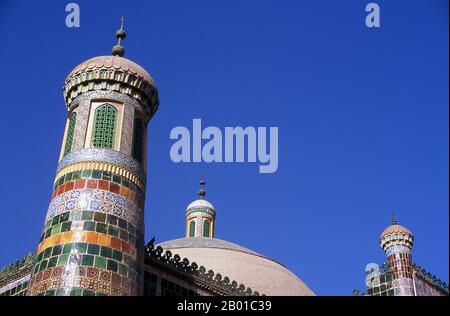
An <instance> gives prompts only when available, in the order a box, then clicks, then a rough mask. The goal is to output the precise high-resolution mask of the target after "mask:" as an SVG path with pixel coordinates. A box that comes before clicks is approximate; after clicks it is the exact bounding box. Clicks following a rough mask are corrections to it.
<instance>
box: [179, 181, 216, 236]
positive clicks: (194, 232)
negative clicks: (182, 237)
mask: <svg viewBox="0 0 450 316" xmlns="http://www.w3.org/2000/svg"><path fill="white" fill-rule="evenodd" d="M205 195H206V192H205V180H203V179H201V180H200V191H199V192H198V196H199V199H198V200H195V201H194V202H192V203H191V204H189V206H188V207H187V208H186V238H190V237H210V238H212V237H214V222H215V219H216V211H215V209H214V206H213V205H212V204H211V203H209V202H208V201H207V200H205Z"/></svg>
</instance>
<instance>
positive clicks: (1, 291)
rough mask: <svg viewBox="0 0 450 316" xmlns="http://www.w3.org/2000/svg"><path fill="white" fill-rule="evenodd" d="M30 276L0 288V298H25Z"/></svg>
mask: <svg viewBox="0 0 450 316" xmlns="http://www.w3.org/2000/svg"><path fill="white" fill-rule="evenodd" d="M29 280H30V275H29V274H28V275H26V276H24V277H22V278H20V279H19V280H16V281H14V282H12V283H9V284H8V285H6V286H4V287H2V288H0V296H25V294H26V291H27V288H28V281H29Z"/></svg>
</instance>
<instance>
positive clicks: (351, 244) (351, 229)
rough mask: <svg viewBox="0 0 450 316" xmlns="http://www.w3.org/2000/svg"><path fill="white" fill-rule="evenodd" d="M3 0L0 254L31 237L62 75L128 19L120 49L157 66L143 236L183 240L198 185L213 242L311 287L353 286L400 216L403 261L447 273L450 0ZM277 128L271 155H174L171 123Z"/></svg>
mask: <svg viewBox="0 0 450 316" xmlns="http://www.w3.org/2000/svg"><path fill="white" fill-rule="evenodd" d="M68 2H69V1H58V2H56V1H40V2H39V3H37V2H36V1H2V2H1V4H0V41H1V47H2V49H1V50H0V60H2V75H1V76H0V86H1V97H2V107H1V108H2V115H1V124H0V135H2V136H3V137H2V155H1V156H0V166H1V167H0V168H1V173H2V176H3V181H1V182H0V200H1V202H2V205H1V208H0V211H1V216H2V221H0V240H2V245H1V251H0V265H3V264H7V263H9V262H10V261H14V260H15V259H17V258H18V257H21V256H23V255H26V254H27V253H28V252H29V251H31V250H35V247H36V245H37V243H38V238H39V235H40V231H41V228H42V226H43V222H44V217H45V214H46V210H47V207H48V203H49V202H50V196H51V190H52V182H53V177H54V175H55V170H56V164H57V159H58V155H59V150H60V145H61V140H62V136H63V129H64V125H65V119H66V110H65V107H64V102H63V98H62V95H61V87H62V83H63V81H64V79H65V77H66V75H67V74H68V73H69V72H70V70H71V69H72V68H73V67H75V66H76V65H77V64H78V63H80V62H82V61H83V60H85V59H88V58H90V57H93V56H98V55H109V54H110V50H111V47H112V46H113V45H114V43H115V39H114V32H115V31H116V29H117V28H118V26H119V23H120V16H121V15H122V14H124V15H125V16H126V31H127V35H128V36H127V39H126V40H125V41H124V45H125V47H126V57H128V58H130V59H132V60H134V61H136V62H137V63H139V64H140V65H142V66H143V67H144V68H146V69H147V70H148V71H149V72H150V73H151V75H152V76H153V77H154V78H155V80H156V82H157V84H158V88H159V95H160V102H161V105H160V108H159V110H158V112H157V114H156V115H155V116H154V118H153V119H152V122H151V124H150V129H149V162H148V168H149V172H148V188H147V200H146V210H145V211H146V216H145V220H146V222H145V224H146V238H147V239H150V238H151V237H152V236H153V235H156V239H157V241H164V240H168V239H173V238H178V237H182V236H183V235H184V231H185V219H184V211H185V207H186V206H187V205H188V204H189V203H190V202H191V201H192V200H193V199H195V198H196V194H197V191H198V181H199V177H200V174H201V173H203V174H204V175H205V178H206V180H207V185H206V191H207V199H208V200H210V201H211V202H212V203H213V204H214V205H215V206H216V209H217V223H216V237H218V238H221V239H226V240H230V241H233V242H236V243H239V244H241V245H243V246H245V247H248V248H251V249H253V250H255V251H257V252H260V253H262V254H264V255H266V256H268V257H271V258H275V259H276V260H278V261H280V262H282V263H283V264H284V265H285V266H287V267H288V268H289V269H291V270H292V271H293V272H294V273H296V274H297V275H299V276H300V278H302V279H303V280H304V281H305V282H306V283H307V284H308V285H309V286H310V287H311V289H312V290H313V291H315V292H316V293H317V294H319V295H351V290H352V289H353V288H355V287H357V288H360V289H363V288H364V268H365V265H366V264H367V263H369V262H383V260H384V254H383V252H382V250H381V249H380V247H379V244H378V237H379V234H380V233H381V231H382V230H383V229H384V228H385V227H386V226H387V225H389V223H390V217H391V212H392V211H393V210H395V211H396V213H397V217H398V221H399V223H400V224H403V225H405V226H406V227H408V228H410V229H411V230H412V232H413V233H414V234H415V238H416V242H415V246H414V250H413V258H414V260H415V261H416V262H417V263H418V264H420V265H421V266H423V267H425V268H426V269H427V270H429V271H431V272H432V273H434V274H436V275H437V276H439V277H440V278H442V279H444V280H446V281H447V280H448V270H449V264H448V258H449V252H448V250H449V243H448V242H449V226H448V225H449V224H448V223H449V196H448V189H449V187H448V186H449V178H448V176H449V169H448V166H449V156H448V152H449V147H448V144H449V139H448V132H449V121H448V115H449V113H448V110H449V103H448V102H449V99H448V84H449V82H448V81H449V80H448V69H449V68H448V67H449V65H448V1H445V0H442V1H438V0H435V1H429V0H423V1H411V0H409V1H400V0H397V1H377V3H378V4H379V5H380V7H381V28H379V29H369V28H367V27H366V26H365V23H364V20H365V16H366V13H365V11H364V7H365V5H366V4H367V3H369V2H370V1H331V0H329V1H325V0H320V1H319V0H315V1H267V0H259V1H256V0H253V1H237V0H227V1H206V0H202V1H200V0H193V1H173V0H169V1H123V0H122V1H77V3H78V4H79V5H80V8H81V27H80V28H71V29H69V28H67V27H65V24H64V21H65V17H66V14H67V13H66V12H65V5H66V4H67V3H68ZM194 118H201V119H202V123H203V125H204V126H208V125H214V126H217V127H220V128H222V129H223V128H224V127H225V126H243V127H245V126H255V127H256V126H267V127H269V126H277V127H279V168H278V171H277V172H276V173H273V174H260V173H258V167H257V165H256V164H251V163H241V164H238V163H231V164H224V163H223V164H220V163H216V164H214V163H213V164H206V163H190V164H189V163H182V164H175V163H173V162H172V161H171V160H170V156H169V152H170V147H171V145H172V144H173V141H172V140H170V139H169V134H170V131H171V129H172V128H173V127H175V126H186V127H189V128H191V127H190V126H191V124H192V119H194Z"/></svg>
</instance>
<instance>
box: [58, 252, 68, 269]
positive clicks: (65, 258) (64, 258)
mask: <svg viewBox="0 0 450 316" xmlns="http://www.w3.org/2000/svg"><path fill="white" fill-rule="evenodd" d="M68 260H69V255H61V256H59V258H58V266H60V267H61V266H65V265H66V264H67V261H68Z"/></svg>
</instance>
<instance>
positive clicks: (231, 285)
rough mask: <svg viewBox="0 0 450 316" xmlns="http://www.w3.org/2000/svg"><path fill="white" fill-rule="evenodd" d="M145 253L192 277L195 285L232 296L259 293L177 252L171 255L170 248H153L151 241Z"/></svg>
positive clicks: (256, 294)
mask: <svg viewBox="0 0 450 316" xmlns="http://www.w3.org/2000/svg"><path fill="white" fill-rule="evenodd" d="M145 254H146V256H147V257H148V258H150V259H153V260H155V261H157V262H158V263H160V264H162V265H164V266H166V267H169V268H171V269H172V270H176V271H178V272H181V273H182V274H184V275H186V276H188V277H190V278H192V279H193V281H194V284H195V285H197V286H200V287H202V288H205V289H207V290H210V291H213V292H214V291H222V292H224V293H226V294H227V295H232V296H260V295H261V294H260V293H259V292H258V291H253V290H252V289H251V288H250V287H246V286H245V285H244V284H238V282H237V281H235V280H233V281H231V280H230V278H229V277H222V275H221V274H220V273H214V271H213V270H208V271H206V268H205V267H204V266H200V267H199V266H198V265H197V263H195V262H191V263H190V262H189V260H188V259H187V258H183V259H181V257H180V256H179V255H178V254H175V255H173V256H172V252H171V251H170V250H166V251H164V250H163V248H162V247H161V246H158V247H156V248H155V245H154V243H153V242H149V243H147V245H146V247H145Z"/></svg>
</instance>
